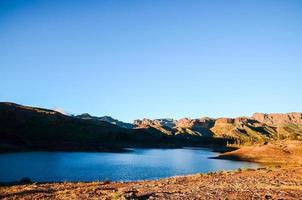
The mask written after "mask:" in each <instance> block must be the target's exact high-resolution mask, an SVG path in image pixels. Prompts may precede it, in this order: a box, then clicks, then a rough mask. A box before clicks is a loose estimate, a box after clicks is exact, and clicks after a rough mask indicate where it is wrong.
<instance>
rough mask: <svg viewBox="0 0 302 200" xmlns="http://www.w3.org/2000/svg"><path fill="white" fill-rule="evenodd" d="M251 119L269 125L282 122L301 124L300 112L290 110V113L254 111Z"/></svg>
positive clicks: (301, 115) (301, 114)
mask: <svg viewBox="0 0 302 200" xmlns="http://www.w3.org/2000/svg"><path fill="white" fill-rule="evenodd" d="M252 118H253V119H255V120H257V121H259V122H262V123H265V124H267V125H269V126H278V125H280V124H284V123H292V124H302V113H298V112H292V113H286V114H281V113H272V114H264V113H255V114H254V115H253V116H252Z"/></svg>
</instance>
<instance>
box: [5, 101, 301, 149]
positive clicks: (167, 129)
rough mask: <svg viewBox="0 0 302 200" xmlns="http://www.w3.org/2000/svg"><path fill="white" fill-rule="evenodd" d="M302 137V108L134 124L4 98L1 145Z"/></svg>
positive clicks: (222, 142)
mask: <svg viewBox="0 0 302 200" xmlns="http://www.w3.org/2000/svg"><path fill="white" fill-rule="evenodd" d="M287 139H289V140H302V113H298V112H292V113H286V114H280V113H279V114H276V113H273V114H263V113H255V114H254V115H253V116H251V117H236V118H226V117H222V118H217V119H214V118H209V117H203V118H199V119H191V118H182V119H179V120H174V119H171V118H165V119H155V120H151V119H142V120H135V121H134V123H133V124H129V123H124V122H121V121H119V120H117V119H113V118H112V117H110V116H103V117H95V116H91V115H90V114H88V113H84V114H82V115H76V116H67V115H64V114H62V113H60V112H57V111H55V110H50V109H44V108H38V107H30V106H22V105H19V104H15V103H10V102H2V103H1V102H0V151H4V152H5V151H9V150H20V151H23V150H55V151H56V150H68V151H75V150H80V151H82V150H83V151H112V150H121V149H124V148H127V147H136V146H140V147H173V146H174V147H181V146H213V145H219V146H224V147H225V146H240V145H252V144H256V143H260V144H264V143H267V142H269V141H272V140H287Z"/></svg>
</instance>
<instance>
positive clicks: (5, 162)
mask: <svg viewBox="0 0 302 200" xmlns="http://www.w3.org/2000/svg"><path fill="white" fill-rule="evenodd" d="M216 155H217V154H216V153H214V152H211V151H209V150H207V149H134V151H133V152H127V153H78V152H76V153H70V152H27V153H7V154H0V182H9V181H17V180H20V178H22V177H29V178H31V179H32V180H33V181H96V180H120V181H129V180H142V179H157V178H164V177H169V176H175V175H186V174H194V173H199V172H210V171H219V170H230V169H237V168H242V167H245V168H247V167H248V168H255V167H258V164H255V163H248V162H238V161H230V160H217V159H209V157H213V156H216Z"/></svg>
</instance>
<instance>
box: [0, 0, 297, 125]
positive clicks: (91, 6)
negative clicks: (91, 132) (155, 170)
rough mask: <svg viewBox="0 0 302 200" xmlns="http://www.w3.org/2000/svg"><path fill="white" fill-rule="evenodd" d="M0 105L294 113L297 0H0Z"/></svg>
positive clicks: (142, 113) (136, 113) (109, 111)
mask: <svg viewBox="0 0 302 200" xmlns="http://www.w3.org/2000/svg"><path fill="white" fill-rule="evenodd" d="M0 101H12V102H16V103H19V104H25V105H31V106H40V107H46V108H56V107H60V108H63V109H64V110H66V111H68V112H70V113H74V114H80V113H83V112H88V113H91V114H93V115H97V116H102V115H111V116H113V117H115V118H118V119H120V120H124V121H132V120H134V119H136V118H143V117H147V118H161V117H173V118H181V117H192V118H197V117H200V116H211V117H220V116H230V117H234V116H241V115H251V114H252V113H254V112H290V111H300V112H301V111H302V1H300V0H296V1H292V0H265V1H264V0H250V1H248V0H236V1H234V0H228V1H226V0H225V1H223V0H208V1H206V0H196V1H191V0H182V1H180V0H157V1H155V0H149V1H144V0H120V1H117V0H106V1H105V0H99V1H90V0H88V1H86V0H85V1H84V0H83V1H77V0H72V1H71V0H66V1H64V0H36V1H32V0H23V1H21V0H20V1H16V0H1V1H0Z"/></svg>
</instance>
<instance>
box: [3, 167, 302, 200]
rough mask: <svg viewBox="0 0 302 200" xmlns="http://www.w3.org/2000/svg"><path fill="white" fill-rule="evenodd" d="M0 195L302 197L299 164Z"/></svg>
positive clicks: (11, 189)
mask: <svg viewBox="0 0 302 200" xmlns="http://www.w3.org/2000/svg"><path fill="white" fill-rule="evenodd" d="M0 198H1V199H302V166H292V167H270V168H259V169H241V170H237V171H223V172H217V173H209V174H197V175H192V176H181V177H172V178H167V179H161V180H157V181H139V182H128V183H122V182H91V183H48V184H27V185H15V186H1V187H0Z"/></svg>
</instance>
